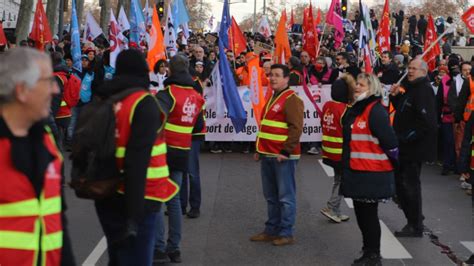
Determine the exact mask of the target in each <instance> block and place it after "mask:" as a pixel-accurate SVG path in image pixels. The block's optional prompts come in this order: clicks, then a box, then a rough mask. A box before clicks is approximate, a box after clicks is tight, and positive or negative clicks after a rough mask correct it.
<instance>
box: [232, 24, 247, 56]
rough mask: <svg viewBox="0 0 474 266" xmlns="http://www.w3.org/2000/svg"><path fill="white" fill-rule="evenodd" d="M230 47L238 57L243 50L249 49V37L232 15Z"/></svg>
mask: <svg viewBox="0 0 474 266" xmlns="http://www.w3.org/2000/svg"><path fill="white" fill-rule="evenodd" d="M229 37H230V49H232V51H233V52H234V55H235V56H236V57H237V56H238V55H240V54H241V53H242V52H244V51H246V50H247V39H246V38H245V36H244V34H243V33H242V31H241V30H240V28H239V25H238V24H237V22H236V21H235V19H234V17H233V16H232V26H231V27H230V29H229Z"/></svg>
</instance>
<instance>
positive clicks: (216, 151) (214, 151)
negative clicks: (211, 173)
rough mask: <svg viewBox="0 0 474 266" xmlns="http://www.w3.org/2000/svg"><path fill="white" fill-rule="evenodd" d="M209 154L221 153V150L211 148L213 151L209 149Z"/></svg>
mask: <svg viewBox="0 0 474 266" xmlns="http://www.w3.org/2000/svg"><path fill="white" fill-rule="evenodd" d="M211 153H214V154H216V153H222V150H221V149H219V148H213V149H211Z"/></svg>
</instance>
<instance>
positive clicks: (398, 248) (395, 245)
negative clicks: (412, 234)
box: [380, 220, 413, 259]
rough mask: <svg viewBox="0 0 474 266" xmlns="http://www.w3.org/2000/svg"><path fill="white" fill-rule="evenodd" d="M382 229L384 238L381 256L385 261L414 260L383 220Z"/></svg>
mask: <svg viewBox="0 0 474 266" xmlns="http://www.w3.org/2000/svg"><path fill="white" fill-rule="evenodd" d="M380 229H381V230H382V237H381V239H380V254H381V255H382V257H383V258H384V259H412V258H413V257H412V256H411V255H410V253H408V251H407V250H406V249H405V248H404V247H403V245H402V244H401V243H400V241H398V239H397V238H396V237H395V236H394V235H393V234H392V232H391V231H390V230H389V229H388V227H387V226H386V225H385V223H384V222H383V221H382V220H380Z"/></svg>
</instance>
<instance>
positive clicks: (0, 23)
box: [0, 21, 7, 46]
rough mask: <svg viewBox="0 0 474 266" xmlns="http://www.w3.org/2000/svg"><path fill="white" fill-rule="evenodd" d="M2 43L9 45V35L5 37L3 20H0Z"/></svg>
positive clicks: (0, 38) (0, 41)
mask: <svg viewBox="0 0 474 266" xmlns="http://www.w3.org/2000/svg"><path fill="white" fill-rule="evenodd" d="M0 45H1V46H3V45H7V37H5V32H4V31H3V26H2V22H1V21H0Z"/></svg>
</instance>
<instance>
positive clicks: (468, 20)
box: [461, 6, 474, 33]
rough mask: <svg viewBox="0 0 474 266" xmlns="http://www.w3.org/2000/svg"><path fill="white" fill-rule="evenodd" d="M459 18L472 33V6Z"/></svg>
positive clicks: (473, 8) (473, 14)
mask: <svg viewBox="0 0 474 266" xmlns="http://www.w3.org/2000/svg"><path fill="white" fill-rule="evenodd" d="M461 18H462V20H463V21H464V23H466V26H467V28H468V29H469V30H470V31H471V32H472V33H474V6H471V8H469V10H467V11H466V13H464V15H462V17H461Z"/></svg>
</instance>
